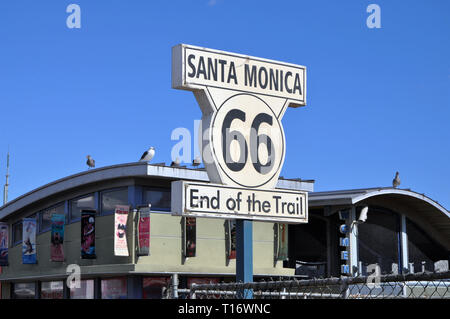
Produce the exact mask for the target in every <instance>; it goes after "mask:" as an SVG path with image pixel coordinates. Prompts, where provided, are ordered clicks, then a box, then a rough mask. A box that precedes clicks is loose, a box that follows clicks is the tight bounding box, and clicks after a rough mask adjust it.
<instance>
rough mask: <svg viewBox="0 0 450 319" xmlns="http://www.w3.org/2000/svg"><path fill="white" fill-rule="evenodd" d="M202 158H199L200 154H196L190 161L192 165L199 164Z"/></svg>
mask: <svg viewBox="0 0 450 319" xmlns="http://www.w3.org/2000/svg"><path fill="white" fill-rule="evenodd" d="M201 162H202V160H201V158H200V156H197V157H196V158H195V159H194V160H193V161H192V166H199V165H200V164H201Z"/></svg>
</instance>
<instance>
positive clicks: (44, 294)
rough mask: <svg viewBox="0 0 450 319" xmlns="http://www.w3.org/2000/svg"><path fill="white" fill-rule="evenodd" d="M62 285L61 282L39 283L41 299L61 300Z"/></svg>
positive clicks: (62, 296)
mask: <svg viewBox="0 0 450 319" xmlns="http://www.w3.org/2000/svg"><path fill="white" fill-rule="evenodd" d="M63 289H64V284H63V282H62V281H48V282H42V283H41V299H63V298H64V295H63Z"/></svg>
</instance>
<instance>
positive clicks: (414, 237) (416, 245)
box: [406, 219, 449, 272]
mask: <svg viewBox="0 0 450 319" xmlns="http://www.w3.org/2000/svg"><path fill="white" fill-rule="evenodd" d="M406 233H407V234H408V258H409V262H410V263H412V266H413V267H414V268H413V269H412V271H413V272H422V271H423V270H426V271H435V270H443V269H442V268H446V270H448V263H449V252H448V251H447V250H446V249H445V248H444V247H442V246H441V245H440V244H438V243H437V242H435V241H434V240H432V239H431V238H430V237H429V236H428V235H427V234H426V233H425V232H424V231H423V230H422V229H420V228H419V227H418V226H417V225H416V224H415V223H413V222H412V221H410V220H409V219H406ZM438 262H439V263H438ZM435 263H436V265H435ZM435 266H436V269H435Z"/></svg>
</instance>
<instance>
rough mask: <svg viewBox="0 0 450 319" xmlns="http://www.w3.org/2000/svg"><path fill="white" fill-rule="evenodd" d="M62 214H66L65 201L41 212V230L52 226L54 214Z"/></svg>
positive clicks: (43, 230)
mask: <svg viewBox="0 0 450 319" xmlns="http://www.w3.org/2000/svg"><path fill="white" fill-rule="evenodd" d="M53 214H61V215H64V203H61V204H58V205H56V206H53V207H50V208H47V209H45V210H43V211H41V212H40V213H39V229H40V232H45V231H48V230H50V227H51V226H52V215H53Z"/></svg>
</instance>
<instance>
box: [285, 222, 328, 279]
mask: <svg viewBox="0 0 450 319" xmlns="http://www.w3.org/2000/svg"><path fill="white" fill-rule="evenodd" d="M288 236H289V240H288V246H289V263H290V265H291V267H295V268H296V270H295V274H296V275H305V276H309V277H326V276H327V269H326V268H327V222H326V221H325V220H323V219H320V218H317V217H314V216H312V215H310V218H309V221H308V223H307V224H301V225H291V226H290V227H289V231H288Z"/></svg>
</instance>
